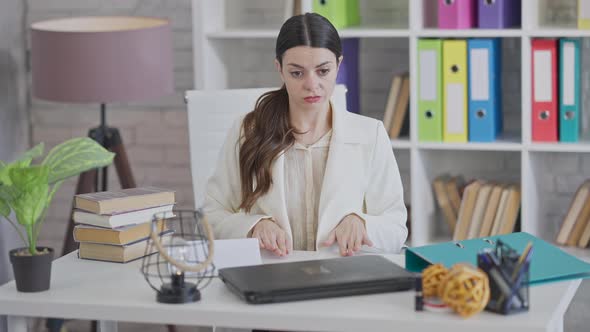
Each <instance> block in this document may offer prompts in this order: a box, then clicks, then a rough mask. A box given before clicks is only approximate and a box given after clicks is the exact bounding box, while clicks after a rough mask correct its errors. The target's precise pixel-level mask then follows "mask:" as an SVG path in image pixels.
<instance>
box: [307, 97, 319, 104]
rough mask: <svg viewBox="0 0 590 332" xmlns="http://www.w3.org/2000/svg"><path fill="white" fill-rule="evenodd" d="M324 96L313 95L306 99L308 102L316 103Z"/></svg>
mask: <svg viewBox="0 0 590 332" xmlns="http://www.w3.org/2000/svg"><path fill="white" fill-rule="evenodd" d="M321 99H322V97H320V96H312V97H305V98H304V100H305V102H306V103H310V104H314V103H317V102H318V101H320V100H321Z"/></svg>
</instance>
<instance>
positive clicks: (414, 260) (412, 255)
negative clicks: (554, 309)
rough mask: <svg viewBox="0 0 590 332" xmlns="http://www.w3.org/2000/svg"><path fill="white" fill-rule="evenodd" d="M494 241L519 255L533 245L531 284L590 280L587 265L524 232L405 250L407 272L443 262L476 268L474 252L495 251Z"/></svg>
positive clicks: (417, 270) (589, 270)
mask: <svg viewBox="0 0 590 332" xmlns="http://www.w3.org/2000/svg"><path fill="white" fill-rule="evenodd" d="M497 239H501V240H502V241H503V242H504V243H506V244H508V245H509V246H510V247H512V248H513V249H514V250H516V251H517V252H518V253H522V251H523V250H524V248H525V247H526V245H527V243H528V242H529V241H531V242H532V243H533V252H532V258H531V266H530V279H529V284H530V285H535V284H543V283H548V282H554V281H563V280H569V279H578V278H589V277H590V264H589V263H586V262H584V261H582V260H580V259H578V258H576V257H574V256H572V255H570V254H568V253H566V252H565V251H563V250H561V249H559V248H558V247H556V246H554V245H552V244H550V243H547V242H545V241H544V240H542V239H539V238H537V237H535V236H533V235H531V234H529V233H525V232H518V233H510V234H504V235H496V236H489V237H483V238H477V239H471V240H464V241H457V242H456V241H451V242H444V243H439V244H432V245H426V246H421V247H411V248H408V249H406V269H407V270H409V271H412V272H422V270H424V269H425V268H426V267H428V265H430V264H436V263H442V264H443V265H444V266H445V267H447V268H450V267H451V266H453V265H454V264H456V263H459V262H467V263H470V264H472V265H473V266H477V253H478V252H479V251H480V250H482V249H483V248H494V247H495V241H496V240H497Z"/></svg>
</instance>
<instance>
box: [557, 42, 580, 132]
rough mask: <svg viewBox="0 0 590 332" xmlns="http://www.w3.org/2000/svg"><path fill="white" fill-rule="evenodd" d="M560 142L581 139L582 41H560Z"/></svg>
mask: <svg viewBox="0 0 590 332" xmlns="http://www.w3.org/2000/svg"><path fill="white" fill-rule="evenodd" d="M558 59H559V140H560V141H561V142H571V143H574V142H578V141H579V139H580V115H581V114H582V112H581V109H580V107H581V103H580V84H581V82H580V71H581V69H580V68H581V67H580V66H581V63H580V40H579V39H571V38H561V39H559V58H558Z"/></svg>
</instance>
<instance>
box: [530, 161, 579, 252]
mask: <svg viewBox="0 0 590 332" xmlns="http://www.w3.org/2000/svg"><path fill="white" fill-rule="evenodd" d="M525 158H528V161H526V164H528V165H527V167H526V168H525V169H523V177H526V181H525V182H526V183H527V184H528V188H526V191H525V192H524V195H523V199H524V200H525V201H524V203H525V209H526V216H525V219H526V220H524V222H525V223H524V228H523V231H527V232H529V233H531V234H534V235H536V236H538V237H540V238H542V239H544V240H545V241H548V242H550V243H555V239H556V237H557V234H558V233H559V229H560V228H561V224H562V223H563V220H564V218H565V216H566V214H567V212H568V210H569V208H570V205H571V202H572V200H573V198H574V196H575V192H576V190H577V189H578V187H579V186H580V185H581V184H582V183H583V182H584V181H585V180H586V179H589V178H590V167H588V166H590V158H589V157H588V156H585V155H581V154H568V153H560V152H539V151H535V152H528V153H525ZM574 249H575V248H574Z"/></svg>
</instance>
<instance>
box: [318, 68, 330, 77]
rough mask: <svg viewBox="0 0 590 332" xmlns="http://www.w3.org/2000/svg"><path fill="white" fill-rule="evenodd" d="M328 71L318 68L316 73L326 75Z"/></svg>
mask: <svg viewBox="0 0 590 332" xmlns="http://www.w3.org/2000/svg"><path fill="white" fill-rule="evenodd" d="M329 72H330V69H325V68H324V69H320V70H318V73H319V74H320V76H326V75H328V73H329Z"/></svg>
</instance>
